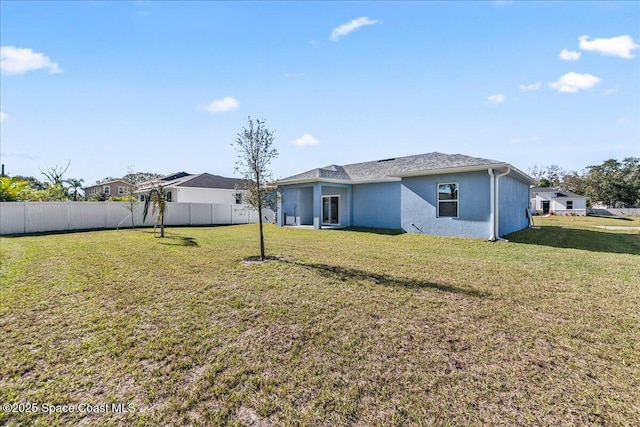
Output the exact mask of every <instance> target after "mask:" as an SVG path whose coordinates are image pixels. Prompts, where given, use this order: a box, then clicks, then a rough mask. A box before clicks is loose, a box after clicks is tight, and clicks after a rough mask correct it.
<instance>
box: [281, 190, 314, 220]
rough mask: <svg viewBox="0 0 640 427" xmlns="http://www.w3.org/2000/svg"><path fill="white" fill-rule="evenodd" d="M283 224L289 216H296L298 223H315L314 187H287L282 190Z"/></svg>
mask: <svg viewBox="0 0 640 427" xmlns="http://www.w3.org/2000/svg"><path fill="white" fill-rule="evenodd" d="M280 194H281V202H282V205H281V206H282V224H280V225H284V224H285V221H286V217H287V216H295V220H296V225H312V224H313V187H309V186H307V187H288V188H287V187H285V188H282V189H281V190H280Z"/></svg>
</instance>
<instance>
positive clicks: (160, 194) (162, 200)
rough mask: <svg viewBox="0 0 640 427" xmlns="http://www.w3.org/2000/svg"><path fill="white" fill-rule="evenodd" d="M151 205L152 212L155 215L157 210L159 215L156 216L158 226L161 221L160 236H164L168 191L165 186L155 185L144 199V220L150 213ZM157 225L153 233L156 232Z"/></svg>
mask: <svg viewBox="0 0 640 427" xmlns="http://www.w3.org/2000/svg"><path fill="white" fill-rule="evenodd" d="M149 205H151V214H152V215H155V214H156V211H157V212H158V216H157V217H156V226H157V224H158V223H160V237H164V214H165V212H166V210H167V192H166V191H165V190H164V187H162V186H158V187H154V188H152V189H151V191H149V194H148V195H147V197H146V198H145V199H144V210H143V211H142V221H145V220H146V219H147V214H148V213H149ZM155 232H156V231H155V227H154V229H153V233H154V234H155Z"/></svg>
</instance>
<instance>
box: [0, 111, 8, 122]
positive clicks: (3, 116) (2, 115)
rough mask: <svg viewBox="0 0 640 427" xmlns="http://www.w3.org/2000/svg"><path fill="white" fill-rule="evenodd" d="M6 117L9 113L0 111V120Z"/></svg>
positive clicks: (2, 120)
mask: <svg viewBox="0 0 640 427" xmlns="http://www.w3.org/2000/svg"><path fill="white" fill-rule="evenodd" d="M8 118H9V115H8V114H7V113H4V112H2V111H0V122H4V121H5V120H7V119H8Z"/></svg>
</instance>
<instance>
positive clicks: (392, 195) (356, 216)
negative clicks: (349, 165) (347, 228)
mask: <svg viewBox="0 0 640 427" xmlns="http://www.w3.org/2000/svg"><path fill="white" fill-rule="evenodd" d="M353 225H355V226H357V227H372V228H391V229H399V228H400V226H401V225H400V182H386V183H379V184H359V185H354V186H353Z"/></svg>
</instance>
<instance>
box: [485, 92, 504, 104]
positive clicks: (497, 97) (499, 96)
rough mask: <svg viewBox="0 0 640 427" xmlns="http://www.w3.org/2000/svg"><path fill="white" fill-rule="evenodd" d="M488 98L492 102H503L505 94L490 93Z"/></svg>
mask: <svg viewBox="0 0 640 427" xmlns="http://www.w3.org/2000/svg"><path fill="white" fill-rule="evenodd" d="M487 99H488V100H489V102H490V103H492V104H502V103H503V102H504V94H502V93H496V94H494V95H489V96H488V97H487Z"/></svg>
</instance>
